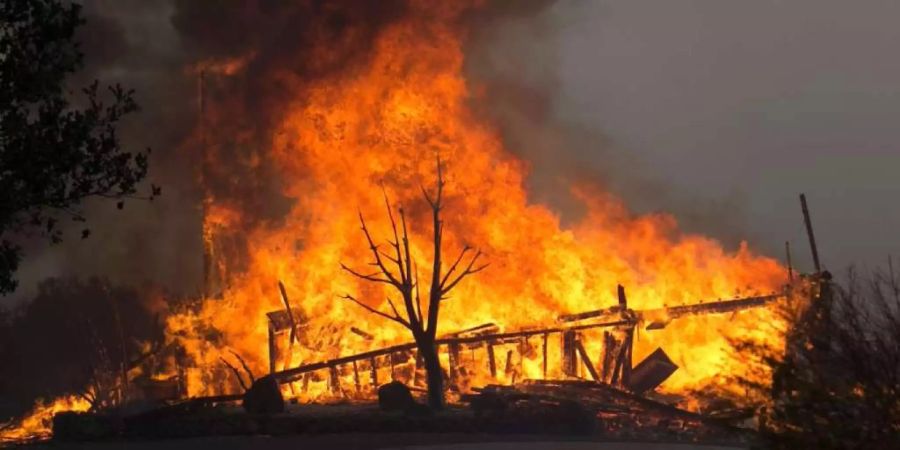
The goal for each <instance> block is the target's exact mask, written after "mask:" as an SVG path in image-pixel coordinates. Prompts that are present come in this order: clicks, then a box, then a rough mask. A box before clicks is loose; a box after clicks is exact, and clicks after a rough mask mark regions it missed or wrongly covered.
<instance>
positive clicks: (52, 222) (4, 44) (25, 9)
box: [0, 0, 159, 293]
mask: <svg viewBox="0 0 900 450" xmlns="http://www.w3.org/2000/svg"><path fill="white" fill-rule="evenodd" d="M83 23H84V19H83V18H82V15H81V7H80V5H77V4H71V3H69V2H61V1H60V0H22V1H8V2H0V293H8V292H11V291H12V290H14V289H15V287H16V280H15V272H16V270H17V268H18V266H19V262H20V261H21V258H22V256H23V254H22V248H21V246H20V245H19V244H17V243H16V241H17V238H20V237H22V236H25V235H34V234H39V235H42V236H45V237H47V238H49V239H50V240H51V241H52V242H54V243H55V242H59V241H60V240H61V239H62V237H63V232H62V227H61V226H60V225H59V223H58V222H59V220H60V219H61V218H68V219H72V220H75V221H77V222H84V221H85V215H84V211H83V208H82V202H83V201H84V200H85V199H86V198H88V197H104V198H112V199H115V200H116V201H118V207H119V208H121V207H122V203H121V202H122V199H124V198H128V197H134V198H137V197H138V196H136V192H137V185H138V184H139V183H140V182H141V181H142V180H143V179H144V178H145V176H146V175H147V169H148V163H147V155H148V153H149V150H146V151H143V152H136V153H131V152H128V151H125V150H124V149H123V148H122V145H121V143H120V139H119V133H118V127H119V125H120V123H121V120H122V118H123V117H125V116H126V115H128V114H130V113H132V112H135V111H137V110H138V105H137V103H135V101H134V99H133V91H132V90H128V89H126V88H123V87H122V86H120V85H113V86H109V87H108V88H106V89H101V88H100V84H99V83H98V82H96V81H95V82H94V83H92V84H91V85H89V86H87V87H85V88H83V89H81V92H80V94H81V95H73V92H71V91H70V90H69V87H68V86H67V83H66V80H67V77H69V76H70V75H71V74H73V73H75V72H77V71H79V70H80V69H82V68H83V56H84V55H83V54H82V52H81V50H80V48H79V45H78V42H77V41H76V39H75V31H76V30H77V28H78V27H79V26H81V25H82V24H83ZM151 189H152V191H151V193H150V194H149V195H148V196H145V197H142V198H152V197H153V196H155V195H157V194H158V193H159V189H158V188H157V187H155V186H153V187H152V188H151ZM89 233H90V231H89V230H88V229H87V228H83V230H82V231H81V235H82V237H87V236H88V235H89Z"/></svg>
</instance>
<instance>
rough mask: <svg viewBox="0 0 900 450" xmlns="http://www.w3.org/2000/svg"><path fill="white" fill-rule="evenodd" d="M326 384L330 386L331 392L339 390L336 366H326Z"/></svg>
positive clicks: (335, 392)
mask: <svg viewBox="0 0 900 450" xmlns="http://www.w3.org/2000/svg"><path fill="white" fill-rule="evenodd" d="M328 385H329V387H330V388H331V392H332V393H334V394H337V393H338V392H340V391H341V379H340V377H339V376H338V371H337V366H331V367H329V368H328Z"/></svg>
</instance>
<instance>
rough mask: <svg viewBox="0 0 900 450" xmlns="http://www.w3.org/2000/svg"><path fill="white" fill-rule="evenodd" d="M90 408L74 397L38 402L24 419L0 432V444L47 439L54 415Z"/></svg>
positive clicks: (83, 400)
mask: <svg viewBox="0 0 900 450" xmlns="http://www.w3.org/2000/svg"><path fill="white" fill-rule="evenodd" d="M90 407H91V405H90V403H88V401H87V400H85V399H83V398H81V397H77V396H74V395H72V396H68V397H60V398H57V399H56V400H53V402H51V403H44V402H43V401H38V402H37V404H35V406H34V409H32V410H31V412H29V413H28V414H27V415H26V416H25V417H24V418H22V419H21V420H19V421H18V422H16V423H14V424H12V425H11V426H10V428H9V429H6V430H0V442H3V441H13V442H15V441H27V440H35V439H45V438H48V437H50V435H51V433H52V426H53V416H54V415H56V414H58V413H61V412H66V411H74V412H84V411H87V410H88V409H89V408H90Z"/></svg>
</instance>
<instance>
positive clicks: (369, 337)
mask: <svg viewBox="0 0 900 450" xmlns="http://www.w3.org/2000/svg"><path fill="white" fill-rule="evenodd" d="M350 332H351V333H353V334H355V335H357V336H359V337H361V338H363V339H365V340H367V341H371V340H372V339H375V336H372V335H371V334H369V333H367V332H365V331H363V330H360V329H359V328H356V327H350Z"/></svg>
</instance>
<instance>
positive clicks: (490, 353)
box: [487, 341, 497, 378]
mask: <svg viewBox="0 0 900 450" xmlns="http://www.w3.org/2000/svg"><path fill="white" fill-rule="evenodd" d="M487 354H488V366H489V367H490V369H491V376H492V377H494V378H497V361H496V360H495V359H494V345H493V344H492V343H491V342H490V341H488V343H487Z"/></svg>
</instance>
